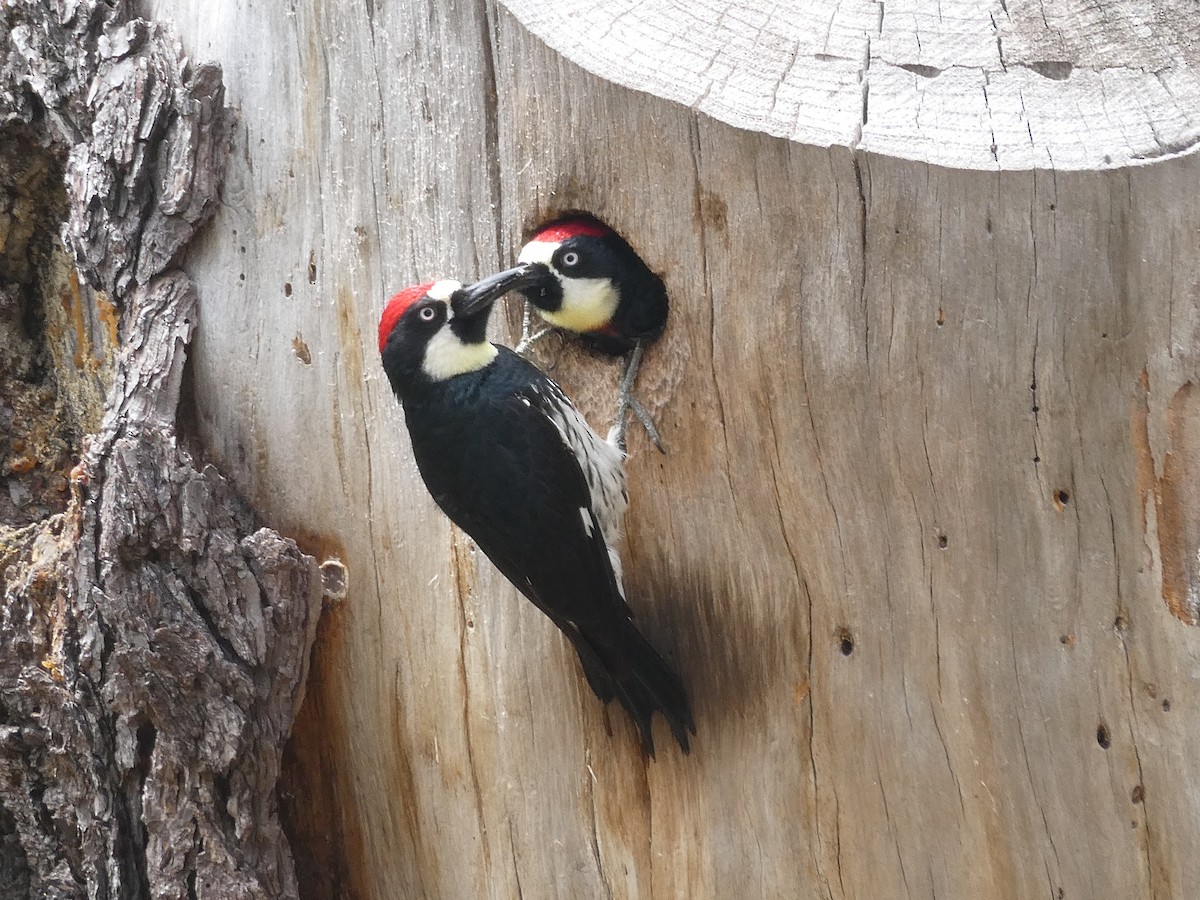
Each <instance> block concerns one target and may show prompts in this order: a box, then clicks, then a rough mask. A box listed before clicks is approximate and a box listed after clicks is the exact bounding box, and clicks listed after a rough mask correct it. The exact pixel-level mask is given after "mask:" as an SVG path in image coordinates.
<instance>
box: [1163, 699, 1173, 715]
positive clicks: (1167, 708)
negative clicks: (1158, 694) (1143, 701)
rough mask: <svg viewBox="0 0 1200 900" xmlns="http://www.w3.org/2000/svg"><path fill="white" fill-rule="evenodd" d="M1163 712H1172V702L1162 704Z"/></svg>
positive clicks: (1166, 701) (1167, 701)
mask: <svg viewBox="0 0 1200 900" xmlns="http://www.w3.org/2000/svg"><path fill="white" fill-rule="evenodd" d="M1162 711H1163V712H1170V711H1171V701H1170V700H1163V702H1162Z"/></svg>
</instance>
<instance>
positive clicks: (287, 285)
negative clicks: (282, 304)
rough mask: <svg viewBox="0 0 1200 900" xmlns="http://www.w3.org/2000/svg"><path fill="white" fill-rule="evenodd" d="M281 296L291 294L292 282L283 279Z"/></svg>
mask: <svg viewBox="0 0 1200 900" xmlns="http://www.w3.org/2000/svg"><path fill="white" fill-rule="evenodd" d="M283 296H285V297H290V296H292V283H291V282H290V281H285V282H284V283H283Z"/></svg>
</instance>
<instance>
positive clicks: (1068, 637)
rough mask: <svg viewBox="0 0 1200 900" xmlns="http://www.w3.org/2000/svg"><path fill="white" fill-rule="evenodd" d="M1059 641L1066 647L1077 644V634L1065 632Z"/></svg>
mask: <svg viewBox="0 0 1200 900" xmlns="http://www.w3.org/2000/svg"><path fill="white" fill-rule="evenodd" d="M1058 642H1059V643H1060V644H1062V645H1063V646H1064V647H1074V646H1075V635H1073V634H1064V635H1062V636H1061V637H1060V638H1059V639H1058Z"/></svg>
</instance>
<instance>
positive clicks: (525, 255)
mask: <svg viewBox="0 0 1200 900" xmlns="http://www.w3.org/2000/svg"><path fill="white" fill-rule="evenodd" d="M558 247H559V244H558V243H557V242H555V241H530V242H529V243H528V244H526V245H525V246H524V247H522V248H521V255H520V256H519V257H517V262H522V263H542V264H543V265H545V266H548V267H549V269H550V271H551V272H553V273H554V274H555V276H556V277H557V278H558V280H559V283H560V284H561V285H562V291H563V299H562V306H560V307H559V308H558V309H557V310H555V311H554V312H546V311H545V310H542V309H539V310H538V315H540V316H541V317H542V318H543V319H545V320H546V321H547V322H549V323H550V324H551V325H557V326H558V327H559V328H565V329H567V330H568V331H595V330H596V329H598V328H601V327H603V326H604V325H606V324H608V322H609V320H610V319H612V317H613V313H615V312H616V311H617V304H618V303H620V301H621V295H620V294H619V293H618V292H617V288H616V286H615V285H614V284H613V283H612V280H611V279H609V278H569V277H567V276H564V275H563V274H562V273H561V272H560V271H559V270H558V269H556V268H555V267H554V265H553V264H552V263H551V262H550V260H551V259H553V258H554V251H555V250H557V249H558Z"/></svg>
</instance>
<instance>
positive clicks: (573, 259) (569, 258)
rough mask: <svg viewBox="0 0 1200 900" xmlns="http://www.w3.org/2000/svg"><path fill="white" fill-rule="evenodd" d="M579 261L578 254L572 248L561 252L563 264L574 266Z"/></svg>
mask: <svg viewBox="0 0 1200 900" xmlns="http://www.w3.org/2000/svg"><path fill="white" fill-rule="evenodd" d="M578 262H579V254H578V253H576V252H575V251H574V250H570V251H568V252H566V253H564V254H563V265H564V266H574V265H576V264H578Z"/></svg>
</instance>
